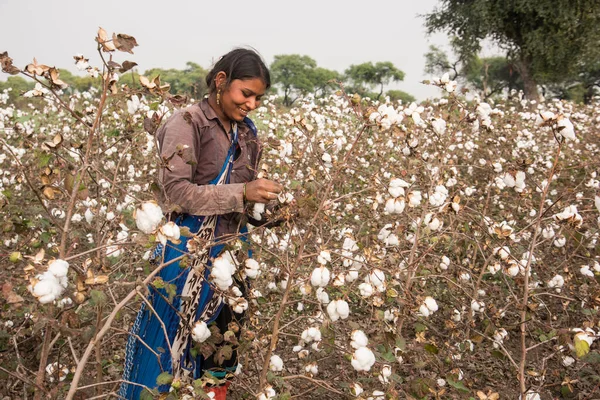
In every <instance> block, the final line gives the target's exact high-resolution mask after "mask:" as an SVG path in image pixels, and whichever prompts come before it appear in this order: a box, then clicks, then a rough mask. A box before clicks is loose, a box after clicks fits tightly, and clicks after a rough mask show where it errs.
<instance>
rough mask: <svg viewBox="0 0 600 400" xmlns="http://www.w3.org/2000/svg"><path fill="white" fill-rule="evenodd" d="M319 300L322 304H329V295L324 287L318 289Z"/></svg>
mask: <svg viewBox="0 0 600 400" xmlns="http://www.w3.org/2000/svg"><path fill="white" fill-rule="evenodd" d="M316 295H317V300H319V302H320V303H321V304H329V294H328V293H327V292H326V291H325V289H323V288H322V287H320V288H318V289H317V291H316Z"/></svg>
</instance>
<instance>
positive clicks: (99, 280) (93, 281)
mask: <svg viewBox="0 0 600 400" xmlns="http://www.w3.org/2000/svg"><path fill="white" fill-rule="evenodd" d="M106 282H108V276H106V275H98V276H94V277H92V278H87V279H86V280H85V284H86V285H102V284H104V283H106Z"/></svg>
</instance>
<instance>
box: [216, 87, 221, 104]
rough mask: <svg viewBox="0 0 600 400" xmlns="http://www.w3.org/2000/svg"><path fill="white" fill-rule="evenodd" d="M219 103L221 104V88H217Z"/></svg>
mask: <svg viewBox="0 0 600 400" xmlns="http://www.w3.org/2000/svg"><path fill="white" fill-rule="evenodd" d="M217 105H218V106H220V105H221V89H219V90H217Z"/></svg>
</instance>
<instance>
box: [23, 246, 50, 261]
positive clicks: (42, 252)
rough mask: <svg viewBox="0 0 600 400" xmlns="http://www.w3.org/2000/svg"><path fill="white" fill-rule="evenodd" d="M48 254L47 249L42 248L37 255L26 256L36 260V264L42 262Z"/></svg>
mask: <svg viewBox="0 0 600 400" xmlns="http://www.w3.org/2000/svg"><path fill="white" fill-rule="evenodd" d="M45 256H46V251H45V250H44V249H41V250H40V251H38V253H37V254H36V255H35V256H25V258H27V259H29V260H31V261H33V262H34V264H41V263H42V262H43V261H44V257H45Z"/></svg>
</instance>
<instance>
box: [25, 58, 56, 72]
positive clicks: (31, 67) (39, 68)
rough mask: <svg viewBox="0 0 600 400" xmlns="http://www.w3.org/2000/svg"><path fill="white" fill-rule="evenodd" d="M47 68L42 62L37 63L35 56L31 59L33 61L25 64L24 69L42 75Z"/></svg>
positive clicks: (48, 68)
mask: <svg viewBox="0 0 600 400" xmlns="http://www.w3.org/2000/svg"><path fill="white" fill-rule="evenodd" d="M49 70H50V67H49V66H47V65H44V64H38V63H37V60H36V59H35V58H34V59H33V63H31V64H27V66H25V71H27V72H29V73H30V74H33V75H43V74H44V73H46V72H47V71H49Z"/></svg>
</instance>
